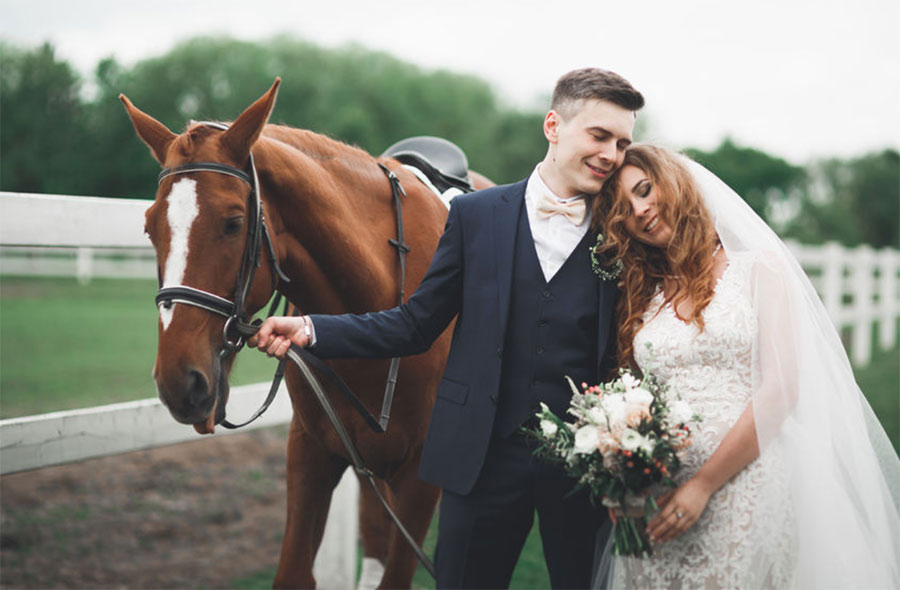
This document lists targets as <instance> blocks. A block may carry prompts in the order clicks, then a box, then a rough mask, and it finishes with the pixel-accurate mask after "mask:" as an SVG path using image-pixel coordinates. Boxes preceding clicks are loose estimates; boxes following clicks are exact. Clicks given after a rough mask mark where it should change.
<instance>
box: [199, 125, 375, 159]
mask: <svg viewBox="0 0 900 590" xmlns="http://www.w3.org/2000/svg"><path fill="white" fill-rule="evenodd" d="M213 122H214V123H221V124H223V125H230V124H231V122H229V121H213ZM203 123H204V122H198V121H191V122H190V123H189V124H188V126H187V128H186V129H185V133H184V135H183V138H184V142H185V144H184V147H183V149H185V150H186V151H189V150H190V149H191V147H192V144H193V142H195V141H200V140H202V139H204V138H206V137H208V136H209V135H210V134H211V133H215V132H216V130H215V129H214V128H213V127H210V126H208V125H204V124H203ZM261 137H262V138H265V139H269V140H272V141H276V142H279V143H282V144H284V145H285V146H286V147H290V148H293V149H294V150H299V151H300V152H302V153H303V154H304V155H306V156H307V157H308V158H311V159H313V160H318V161H323V162H324V161H328V160H335V159H342V160H346V159H362V160H366V161H371V160H372V156H371V155H370V154H369V153H368V152H366V151H365V150H363V149H361V148H359V147H357V146H353V145H350V144H347V143H344V142H343V141H340V140H337V139H334V138H331V137H328V136H326V135H323V134H321V133H316V132H314V131H309V130H308V129H299V128H296V127H289V126H287V125H275V124H272V123H269V124H267V125H266V126H265V127H264V128H263V132H262V136H261Z"/></svg>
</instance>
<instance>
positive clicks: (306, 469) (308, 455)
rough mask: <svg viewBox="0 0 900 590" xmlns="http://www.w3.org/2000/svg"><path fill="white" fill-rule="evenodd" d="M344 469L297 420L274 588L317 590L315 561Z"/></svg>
mask: <svg viewBox="0 0 900 590" xmlns="http://www.w3.org/2000/svg"><path fill="white" fill-rule="evenodd" d="M345 468H346V463H344V462H343V461H342V460H341V459H339V458H337V457H335V456H333V455H331V454H330V453H329V452H328V451H327V449H325V447H323V446H322V444H321V443H320V442H319V441H317V440H316V439H314V438H313V437H311V436H310V435H309V434H307V433H306V431H304V430H303V427H302V426H301V425H300V422H299V420H298V419H297V418H296V416H295V417H294V420H293V421H292V422H291V430H290V435H289V438H288V448H287V524H286V525H285V530H284V542H283V543H282V545H281V558H280V559H279V560H278V573H277V574H276V575H275V582H274V587H275V588H315V586H316V581H315V578H313V573H312V569H313V560H314V559H315V556H316V551H318V549H319V543H321V541H322V535H323V534H324V532H325V521H326V520H327V518H328V507H329V506H330V504H331V492H332V491H333V490H334V488H335V486H336V485H337V483H338V481H340V478H341V474H342V473H343V472H344V469H345Z"/></svg>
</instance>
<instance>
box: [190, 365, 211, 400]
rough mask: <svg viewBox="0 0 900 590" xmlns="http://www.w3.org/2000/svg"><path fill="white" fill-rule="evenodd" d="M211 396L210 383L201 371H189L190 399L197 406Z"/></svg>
mask: <svg viewBox="0 0 900 590" xmlns="http://www.w3.org/2000/svg"><path fill="white" fill-rule="evenodd" d="M207 397H209V383H208V382H207V381H206V377H204V376H203V373H201V372H200V371H193V370H192V371H189V372H188V401H190V403H191V405H192V406H194V407H197V406H199V405H201V404H202V403H203V402H205V401H206V399H207Z"/></svg>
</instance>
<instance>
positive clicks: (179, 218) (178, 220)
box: [159, 178, 200, 330]
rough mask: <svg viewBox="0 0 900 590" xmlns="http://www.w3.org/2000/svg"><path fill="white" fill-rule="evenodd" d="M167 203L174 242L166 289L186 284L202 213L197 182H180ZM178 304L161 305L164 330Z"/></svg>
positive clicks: (170, 254)
mask: <svg viewBox="0 0 900 590" xmlns="http://www.w3.org/2000/svg"><path fill="white" fill-rule="evenodd" d="M166 200H167V201H168V203H169V207H168V211H167V212H166V219H167V220H168V221H169V229H170V233H171V235H172V242H171V243H170V244H169V255H168V256H167V257H166V268H165V271H164V272H163V287H175V286H178V285H181V284H182V282H183V281H184V271H185V269H186V268H187V257H188V238H189V237H190V234H191V226H192V225H193V224H194V219H196V218H197V214H198V213H199V212H200V209H199V208H198V207H197V182H196V181H194V180H191V179H190V178H182V179H180V180H178V181H177V182H175V183H174V184H173V185H172V191H171V192H170V193H169V196H168V197H166ZM176 305H177V304H176V303H174V302H173V304H172V306H171V307H169V308H168V309H166V308H165V306H160V308H159V319H160V321H162V325H163V330H166V329H167V328H168V327H169V324H171V323H172V316H173V315H174V314H175V306H176Z"/></svg>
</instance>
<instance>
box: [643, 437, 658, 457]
mask: <svg viewBox="0 0 900 590" xmlns="http://www.w3.org/2000/svg"><path fill="white" fill-rule="evenodd" d="M655 449H656V444H655V443H654V442H653V441H652V440H651V439H650V438H649V437H644V442H643V443H641V450H642V451H644V453H646V455H647V457H652V456H653V451H654V450H655Z"/></svg>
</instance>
